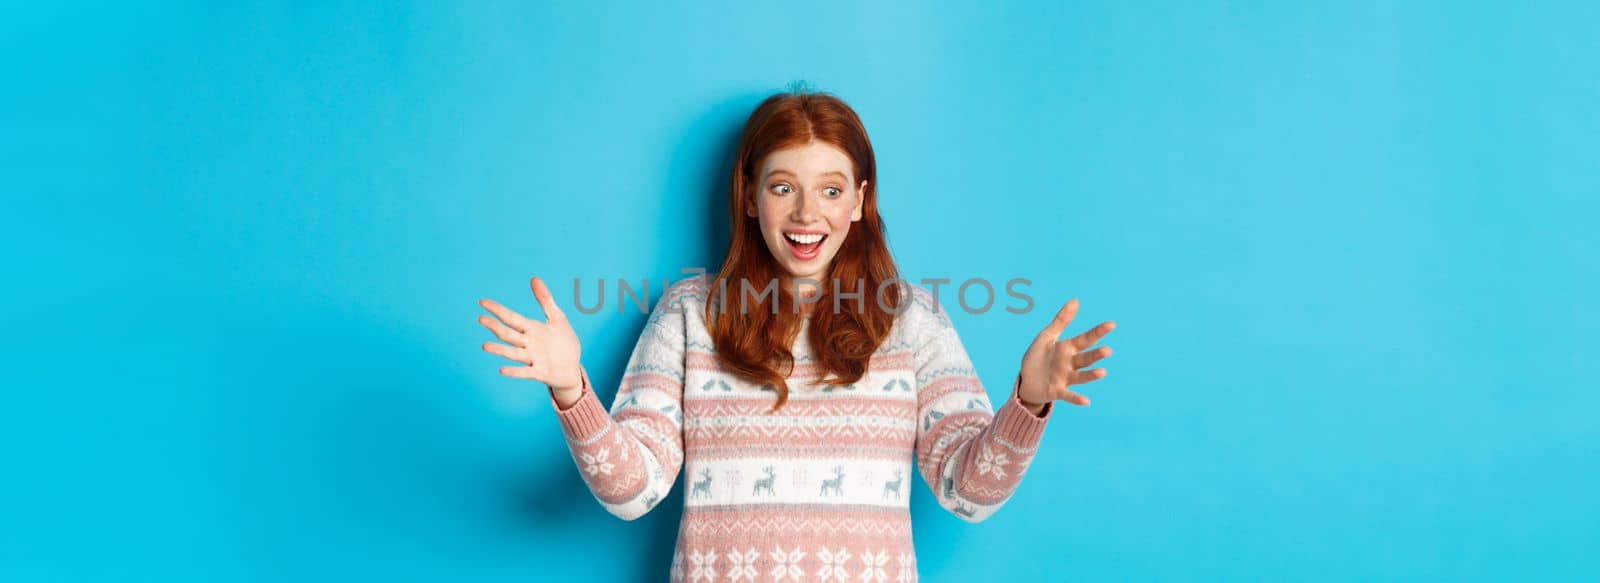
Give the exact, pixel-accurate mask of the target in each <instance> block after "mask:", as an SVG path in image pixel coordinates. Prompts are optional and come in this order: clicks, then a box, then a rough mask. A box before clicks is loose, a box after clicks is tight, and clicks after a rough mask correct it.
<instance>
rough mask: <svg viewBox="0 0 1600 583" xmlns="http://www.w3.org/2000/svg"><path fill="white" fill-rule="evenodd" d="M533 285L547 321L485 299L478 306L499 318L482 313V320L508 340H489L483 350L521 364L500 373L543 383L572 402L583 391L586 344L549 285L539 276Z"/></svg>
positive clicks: (561, 398)
mask: <svg viewBox="0 0 1600 583" xmlns="http://www.w3.org/2000/svg"><path fill="white" fill-rule="evenodd" d="M529 285H530V287H532V288H533V297H534V299H536V300H538V301H539V307H540V308H541V309H543V310H544V315H545V320H546V321H544V322H540V321H537V320H532V319H529V318H527V317H524V316H523V315H522V314H518V313H516V312H513V311H511V310H509V309H507V308H506V307H505V306H502V305H500V304H498V303H496V302H495V301H494V300H490V299H484V300H481V301H479V302H478V305H481V306H483V307H484V308H485V309H487V310H489V312H491V313H493V314H494V316H495V317H494V318H490V317H488V316H478V323H479V324H483V327H485V328H488V329H489V331H490V332H493V333H494V335H495V337H497V338H499V339H500V340H501V341H503V342H505V344H498V343H494V342H485V343H483V350H484V351H485V352H489V353H491V354H498V355H500V356H503V357H505V358H507V359H510V360H512V361H514V362H516V363H517V364H518V366H507V367H502V368H501V369H500V374H503V375H506V376H508V377H517V378H523V379H533V380H536V381H539V382H542V383H544V384H546V385H549V386H550V390H551V391H554V392H555V393H557V400H558V401H560V402H562V403H571V402H572V401H574V400H576V397H577V396H578V395H579V394H580V393H581V392H582V391H583V377H582V374H583V373H582V370H581V369H580V368H579V366H578V355H579V354H580V353H581V352H582V347H581V346H580V345H579V344H578V335H577V334H576V333H574V332H573V331H572V325H571V324H568V323H567V316H566V314H563V313H562V312H561V307H560V306H557V305H556V301H555V298H552V297H550V289H549V288H546V287H545V285H544V281H543V280H541V279H539V278H537V277H535V278H533V280H532V281H531V282H529ZM496 318H498V320H497V319H496Z"/></svg>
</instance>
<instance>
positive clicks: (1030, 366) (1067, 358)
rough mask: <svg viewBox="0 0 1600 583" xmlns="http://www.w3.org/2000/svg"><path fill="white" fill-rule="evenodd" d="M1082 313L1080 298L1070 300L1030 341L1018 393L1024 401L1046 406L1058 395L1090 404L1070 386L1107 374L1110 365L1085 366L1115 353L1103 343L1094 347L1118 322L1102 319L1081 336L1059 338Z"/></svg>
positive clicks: (1068, 399)
mask: <svg viewBox="0 0 1600 583" xmlns="http://www.w3.org/2000/svg"><path fill="white" fill-rule="evenodd" d="M1077 314H1078V300H1077V299H1076V298H1074V299H1071V300H1068V301H1067V304H1066V305H1064V306H1061V311H1059V312H1056V317H1055V319H1054V320H1051V321H1050V325H1049V326H1045V328H1044V331H1042V332H1040V333H1039V335H1038V336H1037V337H1035V338H1034V339H1033V343H1032V344H1030V345H1028V351H1027V352H1026V353H1024V354H1023V355H1022V385H1021V387H1019V388H1018V389H1017V391H1018V395H1017V397H1018V398H1019V399H1021V400H1022V402H1023V403H1024V404H1029V405H1032V406H1036V407H1042V406H1043V405H1045V404H1046V403H1049V402H1051V401H1054V400H1056V399H1061V400H1064V401H1066V402H1068V403H1072V404H1074V405H1088V404H1089V398H1088V397H1085V396H1083V395H1080V394H1078V393H1076V392H1074V391H1072V390H1071V389H1069V388H1068V387H1070V386H1072V385H1081V384H1084V383H1087V382H1091V381H1097V380H1100V379H1102V378H1105V376H1106V369H1104V368H1096V369H1089V370H1085V369H1086V368H1087V367H1088V366H1089V365H1092V364H1094V363H1095V361H1097V360H1100V359H1102V358H1105V357H1107V356H1110V355H1111V348H1110V347H1101V348H1098V349H1095V350H1090V349H1089V347H1091V346H1094V344H1095V343H1096V342H1099V341H1100V339H1101V338H1104V337H1105V335H1106V334H1109V333H1110V332H1111V330H1112V329H1114V328H1116V327H1117V325H1116V324H1115V323H1113V322H1101V323H1100V325H1098V326H1095V327H1093V328H1090V329H1089V331H1088V332H1084V333H1083V334H1080V335H1078V336H1074V337H1072V338H1068V339H1066V340H1057V338H1059V337H1060V336H1061V333H1062V332H1065V331H1066V329H1067V325H1068V324H1071V323H1072V317H1073V316H1076V315H1077Z"/></svg>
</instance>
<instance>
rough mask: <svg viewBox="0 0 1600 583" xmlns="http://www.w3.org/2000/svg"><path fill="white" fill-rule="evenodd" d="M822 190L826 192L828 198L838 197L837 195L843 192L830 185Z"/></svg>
mask: <svg viewBox="0 0 1600 583" xmlns="http://www.w3.org/2000/svg"><path fill="white" fill-rule="evenodd" d="M824 192H827V193H828V198H839V195H841V194H844V191H841V190H839V189H837V188H832V187H830V188H828V189H827V190H825V191H824Z"/></svg>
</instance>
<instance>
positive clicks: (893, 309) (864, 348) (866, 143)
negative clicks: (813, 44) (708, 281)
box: [705, 90, 903, 411]
mask: <svg viewBox="0 0 1600 583" xmlns="http://www.w3.org/2000/svg"><path fill="white" fill-rule="evenodd" d="M812 141H818V142H823V143H827V144H830V145H832V146H834V147H837V148H839V149H840V150H842V151H843V152H844V153H845V154H847V155H848V156H849V157H850V159H851V160H852V161H853V162H854V165H855V179H856V183H855V184H852V185H851V188H855V187H856V186H858V185H859V184H860V183H861V181H862V180H865V181H867V187H866V189H865V191H864V192H863V196H864V199H863V200H862V203H861V220H860V221H857V222H855V223H853V224H852V225H851V226H850V232H849V234H848V235H846V237H845V241H844V243H843V244H842V245H841V246H840V248H839V252H838V254H837V255H836V256H834V259H833V262H832V263H831V264H830V265H829V268H828V274H827V275H826V276H825V277H824V278H823V281H822V282H821V285H820V286H819V287H820V288H821V289H820V290H819V296H818V297H817V301H816V302H815V304H813V307H814V308H815V309H813V310H811V312H812V313H811V316H810V317H811V326H810V328H809V331H808V334H807V339H808V340H809V341H810V343H811V346H812V347H813V353H814V354H815V355H816V358H817V362H816V365H817V367H818V368H819V371H818V378H819V380H818V382H819V383H820V384H824V385H831V386H842V385H848V384H853V383H856V382H858V381H860V380H861V377H862V376H863V375H864V374H866V371H867V366H868V364H870V361H871V358H872V354H873V353H874V352H875V351H877V349H878V347H879V346H880V345H882V344H883V341H884V339H885V338H887V337H888V336H889V331H890V329H891V328H892V327H893V325H894V315H895V314H896V313H898V312H899V308H900V302H901V301H902V297H903V290H902V289H901V282H900V281H899V271H898V270H897V269H896V268H895V264H894V259H893V258H892V257H891V256H890V255H889V245H888V240H887V237H886V235H885V231H884V225H883V218H882V217H880V216H878V172H877V163H876V161H875V159H874V157H873V154H872V142H871V141H870V140H868V139H867V130H866V128H865V127H864V126H862V124H861V119H860V118H859V117H858V116H857V115H856V112H855V110H853V109H851V108H850V106H849V105H846V104H845V103H844V101H842V100H840V99H839V98H838V97H835V96H833V95H830V94H828V93H823V92H807V91H803V90H799V91H789V92H781V93H777V94H774V95H772V96H771V97H768V98H767V99H766V100H765V101H762V102H761V105H759V106H757V107H756V109H755V111H754V112H752V113H751V114H750V119H749V120H747V121H746V122H745V126H744V132H743V133H742V134H741V135H740V137H739V149H738V154H737V157H736V158H735V159H734V164H733V176H732V181H731V184H730V187H731V188H730V190H729V196H728V216H729V219H730V220H729V224H730V225H731V226H732V228H733V234H732V238H731V239H730V241H729V244H728V254H727V257H726V258H725V259H724V260H723V262H722V268H721V269H720V270H719V271H718V273H717V279H716V280H714V281H713V282H712V286H711V291H710V292H709V294H708V295H709V301H707V302H706V303H705V310H706V312H705V318H706V322H707V324H706V325H707V327H708V328H709V329H710V332H711V338H712V340H713V341H714V342H715V344H716V349H717V354H718V356H719V357H720V358H721V362H722V365H723V366H724V367H725V368H727V369H729V370H730V371H732V372H733V373H734V374H736V375H738V376H740V377H742V378H744V379H746V380H749V381H751V382H755V383H762V384H766V385H771V386H772V387H773V388H774V389H775V390H776V391H777V393H778V401H777V403H776V404H775V405H774V406H773V409H772V410H773V411H776V410H777V409H778V408H779V407H782V406H783V404H784V403H785V402H787V401H788V398H789V384H788V383H787V382H785V378H786V377H787V376H788V375H789V374H790V373H791V372H792V371H793V370H794V355H793V354H792V353H791V352H790V350H789V347H790V346H791V343H792V342H793V340H794V338H795V337H796V335H797V333H798V330H799V327H800V320H801V317H802V315H801V314H797V313H796V311H795V305H794V304H795V301H796V300H795V298H794V297H793V296H792V295H791V294H790V293H789V292H788V291H787V290H785V289H784V286H783V285H782V284H781V281H780V282H779V284H778V285H777V286H776V290H777V294H776V296H772V295H768V296H766V297H764V298H761V299H760V301H759V302H754V301H752V300H753V299H754V298H755V297H756V295H757V294H746V293H744V291H743V285H742V283H741V282H745V281H748V282H749V284H750V286H751V287H752V288H753V289H754V290H757V291H760V290H764V289H766V286H768V285H769V284H770V283H771V282H773V281H774V280H775V279H776V278H778V277H779V276H780V275H781V271H782V269H783V268H782V267H781V266H779V265H778V263H777V260H776V259H775V258H774V257H773V256H772V252H771V251H770V250H768V249H767V246H766V243H765V242H764V241H763V240H762V238H761V226H760V223H759V222H758V221H757V219H755V218H753V217H751V216H749V215H748V214H747V213H746V209H747V208H749V207H750V205H753V204H755V203H754V197H753V193H754V192H756V186H757V185H756V180H757V179H758V178H759V176H757V174H758V173H759V172H760V168H759V165H760V164H761V163H762V161H763V160H765V159H766V157H767V155H768V154H770V153H772V152H774V151H777V150H782V149H785V148H789V147H793V146H803V145H805V144H807V143H809V142H812ZM885 282H893V283H892V284H891V285H887V286H885V285H884V284H885ZM835 285H837V286H838V288H839V290H838V291H840V292H842V293H850V294H861V296H860V297H861V298H863V299H862V300H859V301H858V300H857V299H855V296H850V297H845V298H841V299H842V301H841V303H840V306H839V309H837V310H835V309H834V291H835V290H834V286H835ZM880 288H882V289H881V294H880V293H879V292H880ZM723 294H726V295H727V296H728V297H722V295H723ZM772 301H777V302H778V310H777V313H776V314H774V313H772V312H773V310H772V306H771V305H770V303H769V302H772ZM723 306H725V307H723ZM741 307H742V308H743V309H741ZM885 308H888V309H887V310H886V309H885Z"/></svg>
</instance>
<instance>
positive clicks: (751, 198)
mask: <svg viewBox="0 0 1600 583" xmlns="http://www.w3.org/2000/svg"><path fill="white" fill-rule="evenodd" d="M744 192H745V195H744V216H747V217H750V218H752V219H753V218H756V216H757V211H756V189H754V188H747V189H745V191H744Z"/></svg>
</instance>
